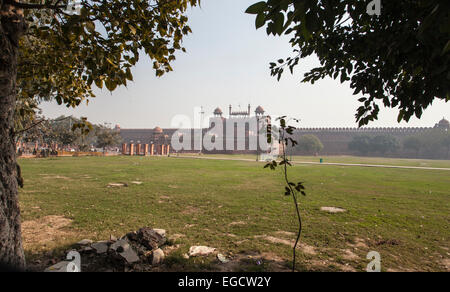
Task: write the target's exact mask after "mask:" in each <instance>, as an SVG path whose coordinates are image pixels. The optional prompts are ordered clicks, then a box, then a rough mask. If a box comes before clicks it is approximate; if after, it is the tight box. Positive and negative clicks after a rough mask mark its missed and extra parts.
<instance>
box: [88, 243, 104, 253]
mask: <svg viewBox="0 0 450 292" xmlns="http://www.w3.org/2000/svg"><path fill="white" fill-rule="evenodd" d="M91 247H92V248H93V249H95V251H96V252H97V253H105V252H106V251H108V242H107V241H99V242H96V243H93V244H92V245H91Z"/></svg>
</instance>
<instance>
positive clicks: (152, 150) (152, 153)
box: [150, 144, 155, 156]
mask: <svg viewBox="0 0 450 292" xmlns="http://www.w3.org/2000/svg"><path fill="white" fill-rule="evenodd" d="M154 154H155V144H152V145H150V156H153V155H154Z"/></svg>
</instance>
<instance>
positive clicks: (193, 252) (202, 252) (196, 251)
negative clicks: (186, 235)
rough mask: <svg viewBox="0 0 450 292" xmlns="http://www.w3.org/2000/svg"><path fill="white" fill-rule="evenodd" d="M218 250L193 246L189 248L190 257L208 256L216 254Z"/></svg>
mask: <svg viewBox="0 0 450 292" xmlns="http://www.w3.org/2000/svg"><path fill="white" fill-rule="evenodd" d="M215 251H216V249H215V248H213V247H208V246H191V247H190V248H189V256H191V257H195V256H207V255H210V254H212V253H213V252H215Z"/></svg>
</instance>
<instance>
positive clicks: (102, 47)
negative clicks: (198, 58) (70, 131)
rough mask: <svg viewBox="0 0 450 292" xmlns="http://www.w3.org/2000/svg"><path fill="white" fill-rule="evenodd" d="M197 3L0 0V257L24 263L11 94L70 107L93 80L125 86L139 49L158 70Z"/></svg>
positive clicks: (84, 96) (177, 45)
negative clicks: (76, 6)
mask: <svg viewBox="0 0 450 292" xmlns="http://www.w3.org/2000/svg"><path fill="white" fill-rule="evenodd" d="M198 3H199V0H164V1H157V0H133V1H115V0H82V1H81V7H80V8H81V9H80V10H79V11H77V13H73V11H68V10H67V7H68V4H70V3H69V0H43V1H41V0H30V1H27V2H26V3H25V2H19V0H0V18H1V22H0V52H1V55H0V166H1V168H0V181H1V183H0V202H1V204H0V230H1V231H2V232H0V263H5V264H7V265H10V266H16V267H18V268H20V269H21V268H24V267H25V259H24V253H23V248H22V241H21V232H20V210H19V203H18V195H17V181H18V180H19V178H18V174H19V173H20V171H18V165H17V163H16V158H15V145H14V138H15V137H14V113H15V106H16V104H17V102H18V100H20V101H23V104H25V103H24V101H26V100H33V101H40V100H43V99H44V100H56V101H57V102H58V103H59V104H64V105H66V106H69V107H70V106H72V107H74V106H77V105H79V104H80V103H81V102H82V101H83V100H86V102H87V101H88V100H89V98H91V97H94V94H93V93H92V87H93V86H94V84H95V85H96V86H97V87H99V88H103V86H105V87H106V88H107V89H108V90H110V91H112V90H114V89H116V88H117V87H118V86H120V85H127V82H128V81H131V80H133V75H132V72H131V68H132V67H133V66H134V65H135V64H136V62H138V60H139V57H140V55H141V54H142V53H145V54H146V55H148V56H149V57H150V58H151V59H152V60H153V68H154V70H155V74H156V75H157V76H162V75H163V74H164V73H166V72H169V71H171V70H172V67H171V65H170V63H171V62H172V61H173V60H175V53H176V52H177V51H179V50H183V51H184V48H183V47H182V46H181V42H182V39H183V36H185V35H187V34H188V33H190V31H191V30H190V28H189V26H188V25H187V20H188V19H187V17H186V16H185V12H186V9H187V8H188V6H190V5H192V6H195V5H197V4H198ZM78 12H79V13H78ZM19 57H20V59H19ZM18 59H19V60H20V61H19V62H18ZM28 108H30V107H29V106H28ZM80 129H82V130H83V131H84V129H85V127H84V126H82V127H81V128H80Z"/></svg>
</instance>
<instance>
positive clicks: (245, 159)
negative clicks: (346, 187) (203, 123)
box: [170, 155, 450, 171]
mask: <svg viewBox="0 0 450 292" xmlns="http://www.w3.org/2000/svg"><path fill="white" fill-rule="evenodd" d="M170 157H173V158H191V159H209V160H233V161H251V162H257V161H256V160H255V159H248V158H225V157H205V156H182V155H181V156H170ZM259 162H264V161H259ZM291 163H293V164H313V165H335V166H359V167H381V168H400V169H422V170H446V171H450V168H440V167H422V166H401V165H383V164H359V163H333V162H323V163H320V162H310V161H293V162H291Z"/></svg>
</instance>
